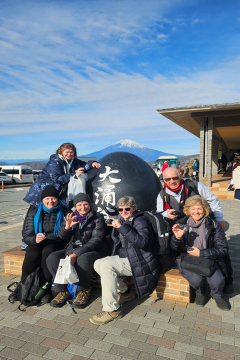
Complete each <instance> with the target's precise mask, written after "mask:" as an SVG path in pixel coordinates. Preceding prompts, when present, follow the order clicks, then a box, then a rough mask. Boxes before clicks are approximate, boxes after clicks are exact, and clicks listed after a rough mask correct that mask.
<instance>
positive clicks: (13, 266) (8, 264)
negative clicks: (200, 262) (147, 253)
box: [2, 245, 190, 304]
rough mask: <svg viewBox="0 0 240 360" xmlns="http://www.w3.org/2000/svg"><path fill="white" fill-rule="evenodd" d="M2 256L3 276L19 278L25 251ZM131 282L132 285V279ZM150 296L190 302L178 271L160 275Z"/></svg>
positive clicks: (15, 251) (5, 252) (187, 286)
mask: <svg viewBox="0 0 240 360" xmlns="http://www.w3.org/2000/svg"><path fill="white" fill-rule="evenodd" d="M2 255H3V256H4V269H5V274H8V275H18V276H21V275H22V263H23V260H24V257H25V251H22V250H21V245H19V246H17V247H15V248H13V249H10V250H7V251H4V252H2ZM131 282H132V283H133V279H132V278H131ZM133 285H134V284H133ZM133 287H134V286H133ZM150 296H151V297H155V298H160V299H168V300H172V301H174V302H179V303H185V304H188V303H189V302H190V286H189V283H188V281H187V280H186V279H184V277H183V276H182V275H181V274H179V270H177V269H171V270H169V271H167V272H165V273H164V274H161V275H160V277H159V281H158V285H157V287H156V289H155V290H154V291H153V293H152V294H151V295H150Z"/></svg>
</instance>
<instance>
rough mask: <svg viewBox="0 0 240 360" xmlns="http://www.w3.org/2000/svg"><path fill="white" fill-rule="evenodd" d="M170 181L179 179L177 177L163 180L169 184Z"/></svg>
mask: <svg viewBox="0 0 240 360" xmlns="http://www.w3.org/2000/svg"><path fill="white" fill-rule="evenodd" d="M171 179H172V180H175V181H176V180H178V179H179V177H178V176H174V177H172V178H166V179H164V181H166V182H169V181H170V180H171Z"/></svg>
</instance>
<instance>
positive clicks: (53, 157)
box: [49, 154, 58, 160]
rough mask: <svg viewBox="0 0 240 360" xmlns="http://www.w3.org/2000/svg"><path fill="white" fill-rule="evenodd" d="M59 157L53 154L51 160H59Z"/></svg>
mask: <svg viewBox="0 0 240 360" xmlns="http://www.w3.org/2000/svg"><path fill="white" fill-rule="evenodd" d="M57 158H58V156H57V155H56V154H52V155H51V156H50V158H49V160H54V159H57Z"/></svg>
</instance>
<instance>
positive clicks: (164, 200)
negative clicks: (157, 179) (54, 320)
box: [22, 143, 232, 325]
mask: <svg viewBox="0 0 240 360" xmlns="http://www.w3.org/2000/svg"><path fill="white" fill-rule="evenodd" d="M93 167H95V168H97V169H100V167H101V165H100V164H99V163H98V162H91V161H90V162H88V163H85V162H83V161H80V160H79V159H77V157H76V148H75V146H74V145H73V144H71V143H65V144H63V145H61V146H60V147H59V149H58V150H57V151H56V154H55V155H52V156H51V157H50V161H49V162H48V163H47V165H46V166H45V167H44V169H43V171H42V173H41V174H40V176H39V178H38V180H37V181H36V182H35V183H34V184H33V185H32V187H31V188H30V189H29V191H28V193H27V195H26V197H25V200H26V201H27V202H29V203H30V208H29V210H28V213H27V215H26V218H25V221H24V225H23V241H24V242H25V243H26V244H27V247H26V256H25V259H24V262H23V269H22V278H24V277H25V276H26V275H28V274H30V273H31V272H33V271H34V269H36V268H37V267H38V266H40V267H41V269H42V271H43V274H44V277H45V280H46V284H47V293H46V295H45V296H44V297H43V298H42V303H49V302H50V305H51V306H53V307H61V306H63V305H65V304H66V302H67V301H68V300H69V299H71V298H72V296H71V294H70V292H69V290H68V287H67V284H58V283H55V282H54V279H55V276H56V273H57V270H58V267H59V263H60V259H63V258H65V257H66V256H67V255H68V256H69V257H70V262H71V265H73V266H74V267H75V269H76V273H77V275H78V278H79V282H78V287H77V296H76V298H75V300H74V301H73V303H72V306H73V307H76V308H84V307H85V306H86V305H87V303H88V300H89V298H90V296H91V278H92V273H93V269H94V270H95V271H96V272H97V273H98V274H99V275H100V278H101V286H102V307H103V311H102V312H101V313H99V314H96V315H93V316H92V317H91V318H90V321H91V322H92V323H94V324H98V325H101V324H105V323H107V322H109V321H111V320H114V319H118V318H120V317H121V316H122V311H121V305H122V304H123V303H124V302H125V301H129V300H131V299H133V298H134V297H135V292H134V291H133V290H132V289H131V287H128V286H127V285H126V284H125V283H124V282H123V280H122V279H121V276H132V277H133V280H134V284H135V289H136V293H137V295H138V297H139V298H140V299H142V298H144V297H146V296H148V295H150V294H151V293H152V292H153V290H154V289H155V287H156V286H157V283H158V280H159V273H160V269H161V264H160V261H159V258H158V256H157V254H156V252H155V247H154V234H153V229H152V227H151V225H150V224H149V223H148V221H147V220H146V218H145V217H144V216H143V214H142V213H141V212H140V211H139V210H138V209H137V204H136V203H135V200H134V198H133V197H131V196H124V197H122V198H121V199H119V200H118V202H117V210H118V217H117V218H110V219H109V221H108V224H106V222H105V219H104V217H103V215H101V214H99V213H97V212H95V211H94V210H93V208H92V205H91V200H90V197H89V196H88V195H87V194H84V193H79V194H77V195H76V196H75V198H74V204H73V205H74V208H75V210H74V211H72V210H71V209H70V208H69V207H68V204H67V202H66V200H67V185H68V182H69V181H70V178H71V176H79V175H80V174H82V173H83V172H84V171H85V172H86V171H88V170H89V169H91V168H93ZM163 179H164V189H163V190H161V192H160V193H159V195H158V198H157V212H160V213H161V214H162V216H163V218H164V219H165V221H167V222H168V223H169V225H170V227H171V228H172V238H171V243H170V245H171V248H172V249H173V251H174V253H175V257H176V261H177V266H178V268H179V271H180V273H181V274H182V275H183V277H185V278H186V279H187V280H188V281H189V284H190V285H191V286H192V287H193V288H194V289H195V290H196V304H198V305H199V306H203V305H204V304H205V302H206V298H205V284H206V281H207V283H208V284H209V287H210V290H211V295H212V297H213V298H214V299H215V301H216V304H217V306H218V307H219V308H221V309H222V310H229V305H228V303H227V302H226V301H225V300H224V298H223V289H224V286H225V290H226V291H225V292H232V269H231V262H230V258H229V256H228V245H227V240H226V237H225V233H224V230H223V229H224V226H225V223H224V219H223V214H222V209H221V206H220V203H219V201H218V199H217V198H216V197H215V196H214V195H213V194H212V193H211V191H210V190H209V189H208V188H207V187H205V186H204V185H203V184H201V183H200V182H197V181H193V180H188V181H187V180H185V181H184V180H183V179H182V176H181V174H180V172H179V170H178V169H176V168H171V167H167V168H166V169H165V170H164V172H163ZM129 181H131V179H129ZM129 195H131V194H129ZM213 217H214V220H213V219H212V218H213ZM107 226H108V227H109V228H108V229H111V235H110V236H106V235H107ZM108 233H109V231H108ZM186 245H187V246H189V247H190V248H188V249H186ZM182 253H185V254H186V253H188V254H190V255H191V256H193V257H203V258H208V259H214V260H216V263H217V264H218V265H217V269H216V271H215V272H214V274H213V275H212V276H211V277H208V278H206V277H203V276H200V275H197V274H194V273H191V272H189V271H187V270H184V269H182V267H181V259H182V257H181V254H182Z"/></svg>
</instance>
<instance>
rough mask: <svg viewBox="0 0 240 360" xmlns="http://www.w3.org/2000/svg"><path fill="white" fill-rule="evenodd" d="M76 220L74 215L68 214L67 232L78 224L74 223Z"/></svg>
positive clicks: (66, 219)
mask: <svg viewBox="0 0 240 360" xmlns="http://www.w3.org/2000/svg"><path fill="white" fill-rule="evenodd" d="M74 218H75V214H74V213H69V214H67V216H66V217H65V218H64V220H65V221H66V225H65V230H69V229H71V228H72V227H73V225H75V224H78V221H74Z"/></svg>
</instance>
